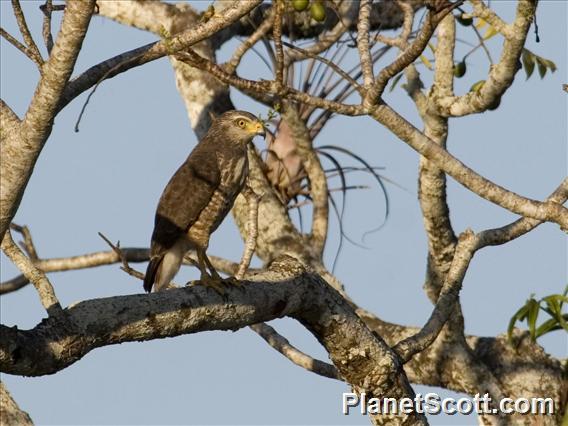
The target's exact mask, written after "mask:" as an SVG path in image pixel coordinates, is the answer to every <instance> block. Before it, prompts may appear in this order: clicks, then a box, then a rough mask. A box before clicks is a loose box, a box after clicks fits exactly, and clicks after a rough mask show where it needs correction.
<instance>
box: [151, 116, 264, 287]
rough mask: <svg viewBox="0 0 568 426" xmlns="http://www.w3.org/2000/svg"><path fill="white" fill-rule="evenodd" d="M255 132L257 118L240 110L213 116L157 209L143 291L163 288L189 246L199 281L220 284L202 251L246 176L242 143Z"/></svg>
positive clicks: (260, 126)
mask: <svg viewBox="0 0 568 426" xmlns="http://www.w3.org/2000/svg"><path fill="white" fill-rule="evenodd" d="M256 135H261V136H265V129H264V125H263V123H262V122H261V121H260V120H259V119H257V118H256V117H255V116H254V115H252V114H250V113H248V112H245V111H228V112H226V113H224V114H222V115H221V116H219V117H218V118H216V119H214V121H213V123H212V125H211V127H210V128H209V131H208V132H207V134H206V135H205V137H204V138H203V139H202V140H201V141H200V142H199V143H198V144H197V146H196V147H195V148H194V149H193V151H192V152H191V154H190V155H189V157H188V158H187V160H186V161H185V162H184V163H183V164H182V165H181V167H180V168H179V169H178V170H177V171H176V172H175V174H174V175H173V176H172V178H171V179H170V181H169V183H168V184H167V186H166V188H165V189H164V192H163V193H162V196H161V198H160V201H159V203H158V208H157V211H156V218H155V221H154V232H153V233H152V242H151V246H150V263H149V264H148V268H147V270H146V276H145V278H144V290H146V291H147V292H150V291H152V287H153V288H154V291H159V290H162V289H164V288H167V287H168V285H169V284H170V282H171V280H172V279H173V278H174V276H175V275H176V274H177V272H178V271H179V268H180V266H181V262H182V260H183V257H184V256H185V254H186V253H187V252H188V251H189V250H191V249H193V250H195V251H196V253H197V259H198V261H197V264H196V266H197V267H198V268H199V270H200V272H201V279H200V281H201V283H202V284H204V285H209V286H211V287H213V288H215V289H216V290H220V289H221V286H220V285H221V282H222V280H221V277H220V276H219V274H218V273H217V272H216V271H215V269H214V268H213V266H212V265H211V262H210V261H209V259H208V258H207V255H206V253H205V252H206V250H207V246H208V245H209V237H210V236H211V234H212V233H213V231H215V230H216V229H217V227H218V226H219V225H220V224H221V222H222V221H223V219H224V218H225V216H226V215H227V213H229V211H230V210H231V208H232V206H233V203H234V201H235V198H236V197H237V195H238V194H239V193H240V192H241V190H242V189H243V186H244V184H245V180H246V177H247V175H248V158H247V145H248V143H249V142H251V141H252V139H253V138H254V137H255V136H256ZM207 268H209V271H210V273H211V274H208V273H207Z"/></svg>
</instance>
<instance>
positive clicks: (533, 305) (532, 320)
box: [527, 298, 540, 342]
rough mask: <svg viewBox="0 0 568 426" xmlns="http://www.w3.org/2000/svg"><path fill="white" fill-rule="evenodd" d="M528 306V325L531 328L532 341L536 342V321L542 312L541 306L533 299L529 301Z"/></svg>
mask: <svg viewBox="0 0 568 426" xmlns="http://www.w3.org/2000/svg"><path fill="white" fill-rule="evenodd" d="M527 306H528V312H527V325H528V326H529V333H530V335H531V339H532V341H533V342H534V341H535V340H536V320H537V318H538V312H539V311H540V305H539V303H538V302H537V301H536V300H534V299H533V298H531V299H529V300H528V302H527Z"/></svg>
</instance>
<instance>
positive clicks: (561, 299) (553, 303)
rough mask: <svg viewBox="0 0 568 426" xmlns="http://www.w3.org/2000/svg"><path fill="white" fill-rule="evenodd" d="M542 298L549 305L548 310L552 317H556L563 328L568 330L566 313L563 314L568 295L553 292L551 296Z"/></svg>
mask: <svg viewBox="0 0 568 426" xmlns="http://www.w3.org/2000/svg"><path fill="white" fill-rule="evenodd" d="M542 300H543V301H544V302H545V303H546V305H547V307H548V309H547V312H548V313H549V315H550V316H551V317H552V318H554V319H556V321H558V323H559V324H560V325H561V326H562V328H564V329H565V330H567V331H568V324H567V323H566V321H565V320H564V315H565V314H564V315H563V314H562V304H563V303H568V297H566V296H562V295H560V294H553V295H551V296H547V297H544V298H543V299H542Z"/></svg>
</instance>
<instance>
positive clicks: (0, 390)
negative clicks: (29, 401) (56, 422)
mask: <svg viewBox="0 0 568 426" xmlns="http://www.w3.org/2000/svg"><path fill="white" fill-rule="evenodd" d="M0 422H1V423H2V426H12V425H13V426H33V424H34V423H33V422H32V419H31V418H30V415H29V414H28V413H26V412H25V411H22V409H21V408H20V407H18V404H17V403H16V401H14V398H12V395H10V392H8V389H6V386H5V385H4V383H2V382H0Z"/></svg>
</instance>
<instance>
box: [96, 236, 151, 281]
mask: <svg viewBox="0 0 568 426" xmlns="http://www.w3.org/2000/svg"><path fill="white" fill-rule="evenodd" d="M98 234H99V237H101V238H102V239H103V240H104V241H105V242H106V243H107V244H108V245H109V246H110V248H112V250H113V251H114V252H115V253H116V254H117V256H118V257H119V259H120V261H121V263H122V267H121V268H120V269H122V270H123V271H124V272H126V273H127V274H128V275H131V276H133V277H135V278H138V279H139V280H144V274H143V273H142V272H139V271H137V270H136V269H134V268H132V267H130V265H129V264H128V260H127V259H126V256H125V255H124V253H122V250H121V249H120V241H117V243H116V245H114V244H113V243H111V242H110V240H109V239H108V238H107V237H105V236H104V235H103V234H102V233H101V232H99V233H98Z"/></svg>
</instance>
